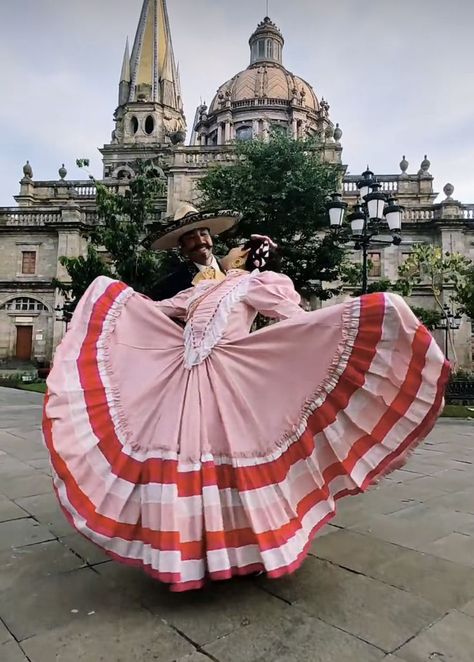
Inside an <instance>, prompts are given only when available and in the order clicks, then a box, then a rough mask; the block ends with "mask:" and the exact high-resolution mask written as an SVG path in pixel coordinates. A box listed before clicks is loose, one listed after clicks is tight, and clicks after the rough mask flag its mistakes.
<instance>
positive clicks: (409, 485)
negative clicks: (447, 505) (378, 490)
mask: <svg viewBox="0 0 474 662" xmlns="http://www.w3.org/2000/svg"><path fill="white" fill-rule="evenodd" d="M385 494H387V495H391V496H392V497H393V498H394V499H399V500H401V501H402V502H403V501H406V502H409V501H426V500H428V499H434V498H438V497H442V496H445V495H446V494H449V493H448V491H447V490H444V489H443V486H442V484H441V483H440V482H439V481H437V480H436V479H435V478H433V477H432V476H425V477H423V478H417V479H416V480H410V481H409V482H405V483H402V484H399V483H396V484H395V485H393V486H391V487H390V488H387V489H386V491H385Z"/></svg>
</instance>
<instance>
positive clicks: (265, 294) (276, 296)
mask: <svg viewBox="0 0 474 662" xmlns="http://www.w3.org/2000/svg"><path fill="white" fill-rule="evenodd" d="M245 302H246V303H247V304H248V305H249V306H252V308H255V310H256V311H257V312H259V313H261V314H262V315H264V316H265V317H271V318H274V319H287V318H289V317H293V316H294V315H297V314H301V313H303V312H304V311H303V309H302V308H301V307H300V305H299V304H300V302H301V297H300V295H299V294H298V292H296V290H295V287H294V285H293V281H292V280H291V279H290V278H288V276H285V275H283V274H277V273H275V272H274V271H264V272H263V273H261V274H258V275H257V276H256V277H254V278H252V279H251V282H250V286H249V289H248V293H247V296H246V298H245Z"/></svg>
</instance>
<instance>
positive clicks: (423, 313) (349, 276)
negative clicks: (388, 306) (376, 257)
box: [341, 260, 443, 330]
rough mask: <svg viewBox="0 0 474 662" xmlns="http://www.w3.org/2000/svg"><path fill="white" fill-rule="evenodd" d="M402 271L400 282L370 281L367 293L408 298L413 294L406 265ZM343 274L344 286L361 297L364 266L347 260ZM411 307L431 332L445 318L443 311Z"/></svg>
mask: <svg viewBox="0 0 474 662" xmlns="http://www.w3.org/2000/svg"><path fill="white" fill-rule="evenodd" d="M367 266H368V269H370V267H371V266H372V265H371V261H370V260H369V261H368V265H367ZM400 271H401V273H402V274H403V277H402V278H399V279H398V280H395V281H391V280H390V279H389V278H380V279H379V280H373V281H370V282H369V284H368V288H367V293H368V294H371V293H373V292H397V293H399V294H402V295H405V296H408V295H409V294H410V293H411V290H410V291H408V288H407V284H406V281H405V268H404V265H402V267H401V268H399V272H400ZM341 272H342V279H343V283H344V286H345V287H346V288H350V289H351V294H352V295H353V296H360V295H361V294H362V289H361V283H362V264H360V263H356V262H352V261H350V260H347V261H346V262H344V264H343V265H342V268H341ZM410 307H411V309H412V311H413V312H414V314H415V315H416V316H417V317H418V319H419V320H420V321H421V322H423V324H424V325H425V326H426V328H428V329H430V330H433V329H435V328H436V327H437V326H438V325H439V323H440V322H441V319H442V317H443V314H442V312H441V310H433V309H430V308H423V307H421V306H410Z"/></svg>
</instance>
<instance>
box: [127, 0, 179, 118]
mask: <svg viewBox="0 0 474 662" xmlns="http://www.w3.org/2000/svg"><path fill="white" fill-rule="evenodd" d="M142 100H143V101H153V102H155V103H162V104H164V105H166V106H169V107H171V108H174V109H175V110H182V104H181V99H180V92H179V80H178V74H177V70H176V65H175V60H174V53H173V43H172V40H171V30H170V24H169V18H168V10H167V7H166V0H144V2H143V7H142V11H141V14H140V21H139V24H138V29H137V34H136V36H135V42H134V44H133V50H132V57H131V86H130V97H129V101H132V102H133V101H142Z"/></svg>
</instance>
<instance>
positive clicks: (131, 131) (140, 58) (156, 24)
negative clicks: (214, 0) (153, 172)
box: [101, 0, 186, 178]
mask: <svg viewBox="0 0 474 662" xmlns="http://www.w3.org/2000/svg"><path fill="white" fill-rule="evenodd" d="M114 119H115V129H114V131H113V133H112V141H111V143H110V144H109V145H105V146H104V148H103V149H102V150H101V152H102V154H103V157H104V159H103V160H104V177H105V178H107V177H114V178H115V177H119V178H120V177H126V176H127V172H129V174H130V175H131V174H133V173H132V172H131V170H130V167H128V166H127V163H133V162H134V161H136V160H137V158H141V159H152V158H154V156H155V155H156V153H157V152H159V151H160V149H161V150H162V149H163V147H165V146H167V145H173V144H179V143H182V142H184V140H185V137H186V119H185V117H184V112H183V102H182V98H181V85H180V80H179V70H178V67H177V66H176V62H175V58H174V52H173V43H172V39H171V29H170V23H169V17H168V9H167V6H166V0H143V6H142V10H141V13H140V19H139V22H138V28H137V32H136V35H135V40H134V43H133V48H132V53H131V55H130V52H129V46H128V40H127V44H126V46H125V52H124V56H123V62H122V70H121V75H120V82H119V95H118V107H117V109H116V111H115V115H114Z"/></svg>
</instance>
